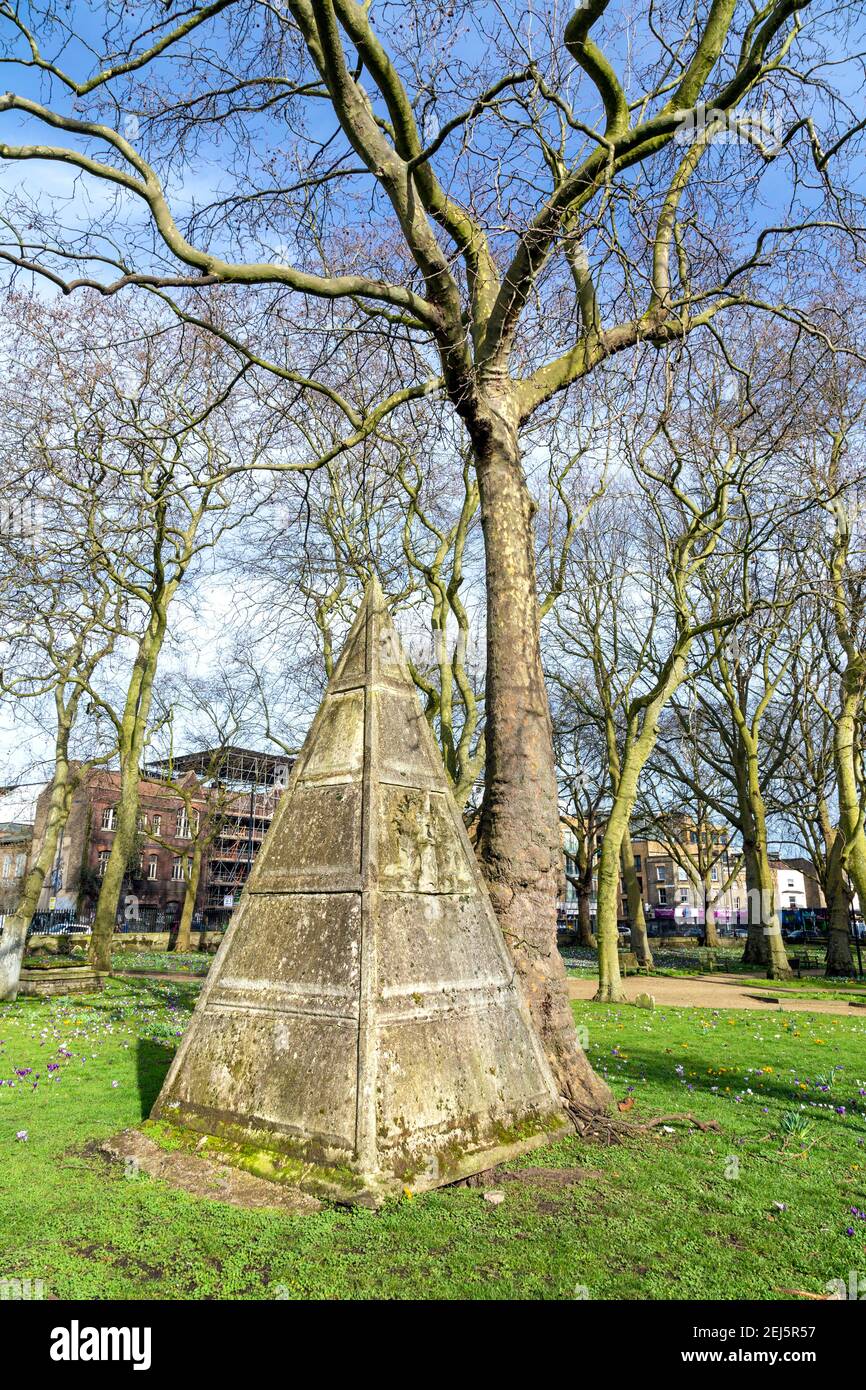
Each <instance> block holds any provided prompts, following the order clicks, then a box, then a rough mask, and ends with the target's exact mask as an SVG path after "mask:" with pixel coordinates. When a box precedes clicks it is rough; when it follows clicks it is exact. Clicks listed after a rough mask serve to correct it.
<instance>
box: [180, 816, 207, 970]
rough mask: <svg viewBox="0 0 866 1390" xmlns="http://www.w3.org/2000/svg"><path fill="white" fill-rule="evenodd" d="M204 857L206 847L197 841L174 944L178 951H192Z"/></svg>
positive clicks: (194, 846) (194, 845)
mask: <svg viewBox="0 0 866 1390" xmlns="http://www.w3.org/2000/svg"><path fill="white" fill-rule="evenodd" d="M203 857H204V846H203V845H202V843H201V841H200V840H198V839H196V841H195V843H194V844H193V849H192V858H191V860H190V866H189V875H188V877H187V882H186V896H185V898H184V900H183V909H182V911H181V914H180V922H179V924H178V928H177V940H176V941H175V943H174V949H175V950H176V951H189V950H190V949H191V942H192V919H193V913H194V912H195V900H196V898H197V896H198V885H199V882H200V880H201V866H202V859H203Z"/></svg>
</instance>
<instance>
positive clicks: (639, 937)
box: [621, 831, 653, 970]
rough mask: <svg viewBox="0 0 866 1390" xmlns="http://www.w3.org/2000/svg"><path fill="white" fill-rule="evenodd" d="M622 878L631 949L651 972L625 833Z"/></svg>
mask: <svg viewBox="0 0 866 1390" xmlns="http://www.w3.org/2000/svg"><path fill="white" fill-rule="evenodd" d="M621 856H622V878H623V883H624V884H625V892H626V900H627V902H628V920H629V923H630V925H631V949H632V950H633V951H634V953H635V955H636V956H637V959H638V964H639V965H641V966H643V967H644V969H646V970H652V968H653V957H652V951H651V949H650V944H649V937H648V936H647V930H646V917H645V916H644V910H643V894H642V893H641V891H640V886H639V884H638V881H637V870H636V868H635V866H634V851H633V849H632V847H631V835H630V834H629V832H628V831H626V833H625V835H624V836H623V841H622V851H621Z"/></svg>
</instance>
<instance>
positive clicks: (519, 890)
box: [472, 407, 612, 1109]
mask: <svg viewBox="0 0 866 1390" xmlns="http://www.w3.org/2000/svg"><path fill="white" fill-rule="evenodd" d="M472 434H473V443H474V446H475V454H476V471H477V477H478V486H479V494H480V500H481V524H482V529H483V533H484V545H485V568H486V581H487V684H486V695H485V701H486V708H487V725H486V762H485V787H484V799H483V802H482V807H481V818H480V824H479V834H478V852H479V858H480V860H481V863H482V866H483V870H484V874H485V877H486V879H487V884H488V887H489V890H490V896H491V900H492V902H493V906H494V909H495V911H496V914H497V917H498V919H499V923H500V926H501V928H502V931H503V934H504V936H505V941H506V943H507V945H508V948H509V951H510V952H511V955H512V957H513V959H514V963H515V966H516V968H517V971H518V974H519V976H520V979H521V982H522V985H523V989H524V992H525V994H526V998H527V1002H528V1004H529V1008H530V1010H531V1013H532V1018H533V1021H534V1023H535V1027H536V1029H537V1031H538V1034H539V1037H540V1039H541V1042H542V1044H543V1046H544V1049H545V1052H546V1053H547V1057H548V1059H549V1061H550V1064H551V1067H552V1068H553V1072H554V1075H555V1077H556V1079H557V1082H558V1084H559V1086H560V1089H561V1092H562V1094H563V1096H564V1097H565V1098H566V1099H568V1100H572V1101H575V1102H576V1103H578V1104H581V1105H585V1106H590V1107H591V1108H593V1109H601V1108H607V1107H608V1106H609V1105H610V1104H611V1100H612V1097H611V1093H610V1091H609V1089H608V1087H607V1085H606V1084H605V1083H604V1082H603V1081H602V1080H601V1079H600V1078H599V1077H598V1076H596V1074H595V1072H594V1071H593V1070H592V1067H591V1066H590V1065H589V1062H588V1061H587V1059H586V1056H585V1055H584V1053H583V1051H582V1049H581V1047H580V1045H579V1043H578V1040H577V1032H576V1029H575V1026H574V1018H573V1016H572V1013H571V1008H570V1005H569V1001H568V988H567V976H566V973H565V966H564V964H563V961H562V957H561V956H560V954H559V950H558V947H557V939H556V894H557V885H558V883H559V880H560V875H561V856H562V846H561V837H560V826H559V797H558V788H557V780H556V765H555V758H554V750H553V737H552V729H551V721H550V711H549V708H548V702H547V690H546V687H545V682H544V673H543V670H542V664H541V648H540V642H539V610H538V596H537V592H536V582H535V545H534V536H533V524H532V522H533V503H532V499H531V497H530V495H529V491H528V489H527V487H526V482H525V479H524V475H523V468H522V464H521V459H520V451H519V446H518V438H517V421H516V418H515V417H514V416H513V413H510V412H509V411H508V410H507V408H506V407H503V408H501V409H494V410H491V411H490V413H489V415H488V417H487V418H486V419H485V420H484V421H477V420H476V422H475V425H474V428H473V430H472Z"/></svg>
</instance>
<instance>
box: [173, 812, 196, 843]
mask: <svg viewBox="0 0 866 1390" xmlns="http://www.w3.org/2000/svg"><path fill="white" fill-rule="evenodd" d="M192 828H193V832H194V834H196V835H197V834H198V811H193V813H192ZM174 833H175V835H176V836H177V838H178V839H179V840H189V839H190V838H191V836H190V823H189V816H188V814H187V809H186V807H185V806H184V807H183V808H182V810H180V811H178V813H177V816H176V818H175V828H174Z"/></svg>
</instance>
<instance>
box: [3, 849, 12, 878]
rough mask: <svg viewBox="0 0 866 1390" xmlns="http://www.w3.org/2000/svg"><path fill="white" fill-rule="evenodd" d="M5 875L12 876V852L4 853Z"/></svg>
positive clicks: (5, 876)
mask: <svg viewBox="0 0 866 1390" xmlns="http://www.w3.org/2000/svg"><path fill="white" fill-rule="evenodd" d="M3 877H4V878H11V877H12V855H11V854H4V855H3Z"/></svg>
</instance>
